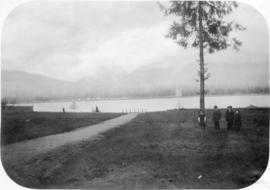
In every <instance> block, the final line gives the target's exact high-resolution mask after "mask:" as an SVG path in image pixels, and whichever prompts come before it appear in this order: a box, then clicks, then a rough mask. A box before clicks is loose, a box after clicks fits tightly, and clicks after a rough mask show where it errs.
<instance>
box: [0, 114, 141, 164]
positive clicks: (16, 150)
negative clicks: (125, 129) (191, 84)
mask: <svg viewBox="0 0 270 190" xmlns="http://www.w3.org/2000/svg"><path fill="white" fill-rule="evenodd" d="M136 116H137V114H135V113H134V114H128V115H123V116H120V117H117V118H114V119H110V120H107V121H105V122H102V123H99V124H96V125H91V126H88V127H83V128H80V129H77V130H74V131H70V132H66V133H61V134H56V135H49V136H45V137H40V138H36V139H32V140H28V141H23V142H18V143H14V144H10V145H6V146H2V152H1V153H2V161H3V162H5V161H8V162H9V163H11V162H12V163H13V164H15V163H18V162H22V161H27V160H28V159H31V158H33V157H34V156H35V155H38V154H40V153H44V152H46V151H48V150H51V149H54V148H57V147H60V146H63V145H65V144H69V143H75V142H79V141H83V140H86V139H90V138H94V137H96V136H97V135H98V134H99V133H101V132H104V131H106V130H108V129H111V128H114V127H119V126H120V125H123V124H125V123H128V122H129V121H131V120H132V119H134V118H135V117H136Z"/></svg>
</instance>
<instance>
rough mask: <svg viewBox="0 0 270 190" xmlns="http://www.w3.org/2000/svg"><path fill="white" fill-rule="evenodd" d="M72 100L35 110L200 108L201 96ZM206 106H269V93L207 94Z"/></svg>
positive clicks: (41, 104)
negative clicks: (72, 106)
mask: <svg viewBox="0 0 270 190" xmlns="http://www.w3.org/2000/svg"><path fill="white" fill-rule="evenodd" d="M71 104H72V103H71V102H47V103H34V111H40V112H41V111H49V112H61V111H62V109H63V108H65V111H66V112H92V111H93V110H94V109H95V107H96V106H98V108H99V110H100V111H101V112H130V111H131V112H134V111H135V112H142V111H143V112H145V111H147V112H149V111H164V110H170V109H175V108H179V107H181V108H199V97H198V96H195V97H175V98H153V99H127V100H98V101H78V102H76V109H71V108H70V106H71ZM205 104H206V105H205V107H206V108H213V106H214V105H218V107H220V108H225V107H227V106H228V105H232V106H233V107H247V106H250V105H253V106H257V107H269V105H270V104H269V95H235V96H207V97H206V98H205Z"/></svg>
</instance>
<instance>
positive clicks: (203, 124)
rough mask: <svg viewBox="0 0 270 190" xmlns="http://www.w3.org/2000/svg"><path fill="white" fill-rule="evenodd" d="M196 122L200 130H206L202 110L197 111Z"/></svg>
mask: <svg viewBox="0 0 270 190" xmlns="http://www.w3.org/2000/svg"><path fill="white" fill-rule="evenodd" d="M198 122H199V126H200V127H201V128H202V129H205V128H206V116H205V114H204V113H203V111H202V110H200V111H199V116H198Z"/></svg>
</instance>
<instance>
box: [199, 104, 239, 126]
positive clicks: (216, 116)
mask: <svg viewBox="0 0 270 190" xmlns="http://www.w3.org/2000/svg"><path fill="white" fill-rule="evenodd" d="M220 121H221V112H220V110H219V109H218V107H217V106H216V105H215V106H214V110H213V124H214V127H215V129H217V130H219V129H220ZM198 122H199V126H200V127H201V128H203V129H205V128H206V116H205V114H204V112H203V111H202V110H200V111H199V116H198ZM226 122H227V130H232V129H233V128H235V130H237V131H239V130H240V128H241V126H242V119H241V115H240V111H239V110H236V111H234V110H233V109H232V106H228V107H227V110H226Z"/></svg>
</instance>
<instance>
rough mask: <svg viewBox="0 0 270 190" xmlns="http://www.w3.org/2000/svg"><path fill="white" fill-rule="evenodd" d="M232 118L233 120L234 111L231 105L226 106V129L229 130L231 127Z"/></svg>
mask: <svg viewBox="0 0 270 190" xmlns="http://www.w3.org/2000/svg"><path fill="white" fill-rule="evenodd" d="M233 120H234V112H233V109H232V106H228V107H227V111H226V121H227V130H230V129H231V128H232V126H233Z"/></svg>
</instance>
